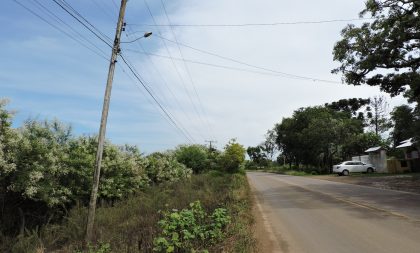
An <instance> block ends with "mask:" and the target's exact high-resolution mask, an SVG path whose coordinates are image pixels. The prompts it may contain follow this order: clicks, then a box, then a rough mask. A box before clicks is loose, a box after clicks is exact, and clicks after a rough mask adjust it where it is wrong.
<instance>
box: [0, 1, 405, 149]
mask: <svg viewBox="0 0 420 253" xmlns="http://www.w3.org/2000/svg"><path fill="white" fill-rule="evenodd" d="M19 1H20V2H21V3H22V4H24V5H25V6H28V7H29V8H31V9H32V10H34V11H36V12H37V13H40V14H41V16H43V17H47V18H48V16H47V14H46V13H44V12H42V11H41V10H40V9H37V5H36V3H35V1H34V0H19ZM38 1H39V2H41V3H42V4H44V5H45V6H46V7H47V8H48V9H49V10H50V11H52V12H53V13H54V14H55V15H57V16H58V17H60V18H62V19H63V20H64V21H65V22H66V23H68V24H69V25H70V26H71V27H72V28H73V29H75V30H76V31H78V32H79V33H81V34H83V35H84V36H86V37H87V38H89V40H90V41H91V42H93V43H94V44H95V45H96V46H97V47H99V48H100V50H102V51H103V52H104V54H105V55H104V56H105V58H109V56H110V53H111V52H110V49H109V48H108V47H107V46H106V45H105V44H104V43H102V42H101V41H100V40H98V39H96V38H95V37H93V36H92V35H91V34H90V33H89V32H88V31H87V30H86V29H85V28H84V27H82V26H81V25H79V24H78V23H77V22H76V21H75V20H74V19H73V18H72V17H70V16H69V15H68V14H67V13H65V12H64V11H62V10H61V9H60V8H59V7H58V6H57V5H56V4H55V3H54V2H53V1H41V0H38ZM67 2H68V3H70V4H71V5H72V6H73V7H74V8H75V9H76V10H78V11H79V12H80V13H81V14H82V15H83V16H84V17H86V18H87V19H88V20H89V21H90V22H91V23H92V24H94V25H95V26H96V27H97V28H98V29H100V30H101V31H102V32H103V33H105V34H106V35H107V36H108V37H110V38H113V37H114V32H115V25H116V19H117V16H116V15H117V9H116V8H115V3H116V4H119V1H117V0H115V1H114V0H107V1H105V0H84V1H82V0H74V1H71V0H67ZM147 2H148V4H149V6H150V8H151V11H152V14H153V15H154V18H155V20H156V22H157V23H159V24H167V23H168V20H167V18H166V16H165V13H164V11H163V8H162V4H161V2H160V0H154V1H152V0H148V1H147ZM363 2H364V1H362V0H360V1H359V0H357V1H356V0H343V1H333V0H320V1H309V0H307V1H303V0H302V1H293V2H291V1H283V0H282V1H278V0H262V1H251V0H241V1H239V0H230V1H226V0H214V1H193V0H174V1H165V6H166V8H167V12H168V15H169V18H170V19H171V21H172V23H175V24H240V23H265V22H266V23H273V22H292V21H310V20H330V19H351V18H357V16H358V12H359V11H360V10H361V9H362V7H363ZM0 20H1V21H2V24H3V25H2V33H1V34H0V36H1V37H0V46H1V47H0V50H1V55H2V61H1V62H0V97H7V98H9V99H10V100H11V103H10V105H9V108H11V109H15V110H17V111H18V113H17V114H16V117H15V125H16V126H19V125H21V124H22V121H23V120H25V119H27V118H28V117H37V118H39V119H44V118H48V119H53V118H58V119H60V120H61V121H64V122H66V123H69V124H71V125H72V126H73V129H74V131H75V134H95V133H96V132H97V131H98V128H99V121H100V113H101V108H102V100H103V93H104V88H105V83H106V76H107V71H108V65H109V63H108V60H106V59H103V58H101V57H99V56H98V55H96V54H94V53H92V52H91V51H89V50H87V49H86V48H85V47H83V46H81V45H80V44H78V43H76V42H74V41H73V40H71V39H70V38H68V37H67V36H66V35H64V34H63V33H61V32H59V31H57V30H55V29H54V28H52V27H51V26H49V25H48V24H46V23H45V22H43V21H42V20H40V19H39V18H37V17H35V16H34V15H32V14H31V13H29V12H28V11H27V10H25V9H23V8H22V7H21V6H19V5H18V4H16V2H14V1H12V0H8V1H3V2H2V7H1V8H0ZM48 20H51V19H49V18H48ZM52 22H54V21H52ZM126 22H127V24H128V28H127V30H126V32H125V33H124V34H123V37H122V38H123V40H132V39H135V38H137V37H138V36H140V35H141V34H142V32H144V31H152V32H153V33H154V34H155V35H159V33H160V34H161V35H162V37H164V38H168V39H170V40H174V39H175V38H176V39H177V40H178V41H179V42H182V43H184V44H187V45H191V46H193V47H196V48H199V49H203V50H207V51H210V52H214V53H217V54H220V55H223V56H226V57H230V58H234V59H238V60H240V61H244V62H247V63H251V64H254V65H257V66H263V67H267V68H271V69H276V70H279V71H282V72H287V73H291V74H295V75H304V76H308V77H314V78H320V79H328V80H335V81H340V76H339V75H332V74H331V73H330V71H331V69H333V68H334V67H336V66H337V65H338V63H336V62H334V61H333V59H332V53H331V52H332V47H333V45H334V43H335V42H336V41H337V40H339V38H340V30H341V29H342V28H343V27H344V26H345V24H346V22H336V23H331V24H319V25H295V26H273V27H245V28H232V27H227V28H221V27H218V28H216V27H213V28H212V27H206V28H197V27H175V28H174V30H173V32H172V31H171V30H170V29H169V28H168V27H160V28H156V27H149V26H139V25H138V24H151V23H152V22H153V20H152V19H151V16H150V15H149V12H148V11H147V8H146V6H145V4H144V1H143V0H130V1H129V2H128V7H127V15H126ZM355 22H356V24H358V23H360V21H355ZM58 25H59V27H60V28H61V29H64V30H65V31H67V32H72V31H71V30H69V29H68V28H67V27H66V26H64V25H61V24H58ZM136 32H137V33H136ZM133 33H134V34H133ZM174 35H175V36H176V37H174ZM139 42H140V44H137V43H131V44H125V45H123V52H124V55H126V57H127V59H129V60H130V62H131V63H132V64H133V65H134V66H135V68H136V69H137V70H138V72H139V73H140V75H141V77H142V78H143V79H144V81H145V82H146V83H147V84H148V85H150V86H151V87H152V90H153V92H154V94H155V95H156V96H157V98H158V99H159V101H161V103H162V105H163V106H164V107H165V108H166V109H167V110H168V112H170V113H171V115H173V117H174V118H175V119H176V120H177V122H178V123H179V124H180V125H182V127H183V128H184V129H186V130H187V131H188V132H189V134H190V135H191V136H192V138H193V139H194V141H195V142H197V143H202V144H204V141H205V140H208V139H215V140H217V141H218V143H217V144H218V146H219V147H222V146H223V145H224V143H226V142H227V141H228V139H229V138H237V139H238V140H239V142H241V143H243V144H244V145H256V144H258V142H260V141H262V138H263V135H264V133H265V132H266V131H267V130H268V129H269V128H271V127H273V125H274V124H275V123H277V122H279V121H280V120H281V118H282V117H287V116H290V115H291V114H292V112H293V110H295V109H297V108H299V107H303V106H310V105H319V104H323V103H326V102H332V101H335V100H338V99H341V98H350V97H363V98H366V97H371V96H375V95H379V94H380V93H379V90H378V89H377V88H376V87H366V86H362V87H353V86H347V85H343V84H330V83H321V82H314V81H307V80H297V79H291V78H284V77H279V76H268V75H259V74H256V73H248V72H239V71H233V70H226V69H220V68H214V67H209V66H204V65H199V64H193V63H188V62H187V63H185V64H184V63H183V62H182V61H178V60H176V59H175V60H174V61H173V62H172V61H171V60H168V59H167V58H162V57H156V56H149V57H148V56H146V55H144V54H138V53H135V52H134V51H141V50H142V48H141V47H143V48H144V49H145V50H146V51H147V52H148V53H153V54H158V55H163V56H169V55H171V56H172V57H174V58H182V57H184V58H185V59H189V60H192V61H200V62H205V63H211V64H219V65H224V66H229V67H235V68H246V69H248V70H254V71H256V69H252V68H250V67H244V66H241V65H238V64H235V63H233V62H229V61H225V60H222V59H220V58H215V57H212V56H210V55H206V54H202V53H199V52H197V51H194V50H191V49H189V48H185V47H182V46H180V48H178V47H177V46H176V45H175V44H174V43H171V42H168V41H166V42H164V41H163V40H161V39H159V37H158V36H153V35H152V36H151V37H149V38H147V39H141V40H139ZM165 43H166V44H165ZM130 50H131V51H130ZM181 53H182V54H181ZM121 62H122V61H121V60H120V61H119V63H121ZM186 67H187V68H186ZM124 71H125V72H124ZM127 73H128V70H127V68H126V67H125V68H123V65H121V64H118V66H117V70H116V73H115V79H114V87H113V91H112V102H111V108H110V114H109V119H108V129H107V137H108V138H109V139H111V140H112V141H113V142H115V143H118V144H123V143H130V144H135V145H138V146H139V147H140V149H141V150H142V151H144V152H152V151H157V150H162V149H167V148H172V147H174V146H176V145H178V144H182V143H185V142H187V140H186V139H185V138H184V137H183V135H181V134H180V133H179V131H177V129H176V128H174V127H173V126H172V125H171V124H170V123H168V121H167V120H166V119H165V118H164V116H163V115H162V112H160V111H159V109H158V108H157V107H156V105H155V104H154V103H153V101H152V100H151V98H150V97H149V96H148V95H146V93H145V91H144V90H143V89H142V88H141V87H140V86H139V84H138V82H136V81H135V80H134V81H133V80H132V79H131V78H130V77H128V76H127ZM197 95H198V96H197ZM405 102H406V101H405V100H404V99H403V98H401V97H397V98H393V99H390V100H389V103H390V104H391V106H395V105H399V104H402V103H405Z"/></svg>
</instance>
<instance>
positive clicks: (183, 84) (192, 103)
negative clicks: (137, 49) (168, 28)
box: [143, 0, 202, 121]
mask: <svg viewBox="0 0 420 253" xmlns="http://www.w3.org/2000/svg"><path fill="white" fill-rule="evenodd" d="M143 2H144V4H145V6H146V8H147V10H148V12H149V15H150V16H151V18H152V21H153V23H155V24H156V20H155V17H154V16H153V13H152V11H151V9H150V7H149V4H148V3H147V0H144V1H143ZM158 33H159V34H161V32H160V30H159V29H158ZM158 38H161V41H162V43H163V45H164V46H165V49H166V52H167V53H168V55H169V57H170V58H172V54H171V52H170V51H169V48H168V46H167V44H166V41H165V40H163V39H162V37H161V36H158ZM171 62H172V65H173V67H174V69H175V72H176V73H177V75H178V78H179V80H180V81H181V84H182V86H183V87H184V89H185V93H186V94H187V97H188V99H189V100H190V103H191V105H192V107H193V110H194V111H195V113H196V114H197V116H198V119H200V120H201V121H202V119H201V117H200V113H199V111H198V109H197V106H196V105H195V103H194V101H193V99H192V97H191V94H190V92H189V90H188V88H187V86H186V84H185V81H184V78H182V75H181V73H180V72H179V69H178V66H177V65H176V63H175V61H174V60H173V59H172V60H171Z"/></svg>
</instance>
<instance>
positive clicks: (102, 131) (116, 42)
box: [86, 0, 127, 242]
mask: <svg viewBox="0 0 420 253" xmlns="http://www.w3.org/2000/svg"><path fill="white" fill-rule="evenodd" d="M126 5H127V0H121V7H120V14H119V17H118V24H117V31H116V33H115V39H114V46H113V47H112V56H111V61H110V63H109V71H108V80H107V82H106V89H105V96H104V104H103V107H102V118H101V125H100V127H99V136H98V150H97V153H96V163H95V174H94V176H93V185H92V192H91V195H90V202H89V212H88V220H87V226H86V242H91V241H92V239H93V224H94V221H95V209H96V199H97V195H98V187H99V177H100V174H101V163H102V154H103V150H104V140H105V131H106V121H107V119H108V110H109V102H110V99H111V89H112V81H113V79H114V70H115V63H116V62H117V57H118V53H119V52H120V38H121V32H122V30H123V26H124V14H125V7H126Z"/></svg>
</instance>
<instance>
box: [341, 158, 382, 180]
mask: <svg viewBox="0 0 420 253" xmlns="http://www.w3.org/2000/svg"><path fill="white" fill-rule="evenodd" d="M375 170H376V169H375V167H374V166H373V165H372V164H366V163H362V162H358V161H345V162H342V163H340V164H337V165H334V166H333V173H337V174H338V175H343V176H348V175H349V174H350V172H366V173H373V172H375Z"/></svg>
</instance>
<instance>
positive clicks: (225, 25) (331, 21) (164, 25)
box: [131, 18, 373, 27]
mask: <svg viewBox="0 0 420 253" xmlns="http://www.w3.org/2000/svg"><path fill="white" fill-rule="evenodd" d="M364 20H373V18H352V19H331V20H315V21H292V22H273V23H245V24H170V25H167V24H131V25H133V26H149V27H168V26H172V27H249V26H280V25H308V24H326V23H337V22H353V21H364Z"/></svg>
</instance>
